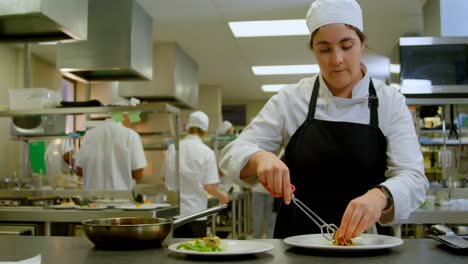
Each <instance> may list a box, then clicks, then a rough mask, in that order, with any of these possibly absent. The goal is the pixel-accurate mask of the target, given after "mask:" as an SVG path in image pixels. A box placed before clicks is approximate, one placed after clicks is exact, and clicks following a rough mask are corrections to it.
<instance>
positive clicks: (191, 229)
mask: <svg viewBox="0 0 468 264" xmlns="http://www.w3.org/2000/svg"><path fill="white" fill-rule="evenodd" d="M208 124H209V118H208V116H207V115H206V114H205V113H203V112H202V111H196V112H193V113H191V114H190V117H189V121H188V124H187V126H188V135H187V136H186V137H185V138H184V139H182V140H181V141H180V145H179V146H180V147H179V153H180V170H179V171H180V189H179V190H180V216H184V215H188V214H192V213H195V212H198V211H202V210H205V209H206V208H207V206H208V197H207V195H206V194H205V191H206V192H207V193H208V194H211V195H213V196H214V197H216V198H217V199H218V200H219V202H220V203H223V204H225V203H228V202H229V198H228V196H227V195H226V194H225V193H223V192H221V191H220V190H219V189H218V183H219V176H218V166H217V163H216V158H215V153H214V151H213V150H211V149H210V148H209V147H208V146H207V145H205V144H204V143H203V141H202V139H203V137H204V136H205V133H206V131H207V130H208ZM162 175H163V178H164V182H165V185H166V187H167V188H168V189H169V190H176V189H178V188H177V186H176V181H175V148H174V145H171V146H169V148H168V150H167V151H166V155H165V160H164V163H163V168H162ZM206 222H207V218H206V217H204V218H201V219H199V220H197V221H192V222H189V223H187V224H184V225H182V226H180V227H178V228H176V229H174V237H203V236H206Z"/></svg>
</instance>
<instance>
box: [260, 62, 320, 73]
mask: <svg viewBox="0 0 468 264" xmlns="http://www.w3.org/2000/svg"><path fill="white" fill-rule="evenodd" d="M252 71H253V73H254V74H255V75H288V74H315V73H319V72H320V67H319V66H318V64H304V65H278V66H253V67H252Z"/></svg>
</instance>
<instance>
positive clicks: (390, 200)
mask: <svg viewBox="0 0 468 264" xmlns="http://www.w3.org/2000/svg"><path fill="white" fill-rule="evenodd" d="M375 187H376V188H379V189H380V190H382V192H383V193H384V194H385V196H386V197H387V206H385V208H384V209H383V210H382V211H386V210H388V209H389V208H390V207H392V206H393V196H392V193H391V192H390V190H389V189H388V188H387V187H386V186H385V185H377V186H375Z"/></svg>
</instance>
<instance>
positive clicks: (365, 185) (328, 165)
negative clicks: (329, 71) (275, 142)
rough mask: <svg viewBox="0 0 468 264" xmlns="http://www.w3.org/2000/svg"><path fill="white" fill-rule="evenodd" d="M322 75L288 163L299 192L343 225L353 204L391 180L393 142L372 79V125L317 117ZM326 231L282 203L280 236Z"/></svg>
mask: <svg viewBox="0 0 468 264" xmlns="http://www.w3.org/2000/svg"><path fill="white" fill-rule="evenodd" d="M319 88H320V82H319V77H317V79H316V81H315V84H314V89H313V91H312V95H311V98H310V102H309V113H308V115H307V119H306V120H305V121H304V123H303V124H302V125H301V126H300V127H299V128H298V129H297V131H296V132H295V133H294V135H293V136H292V137H291V139H290V141H289V144H288V145H287V146H286V150H285V163H286V165H287V166H288V168H289V173H290V176H291V183H292V184H294V185H295V186H296V191H295V192H294V195H295V196H296V198H298V199H300V200H301V201H302V202H303V203H305V204H306V205H307V206H308V207H309V208H310V209H311V210H312V211H314V212H315V213H316V214H318V215H319V216H320V217H321V218H322V219H323V220H325V222H327V223H334V224H335V225H336V226H338V227H339V226H340V223H341V218H342V216H343V213H344V211H345V209H346V206H347V205H348V203H349V202H350V201H351V200H352V199H354V198H357V197H359V196H361V195H363V194H365V193H366V192H367V191H368V190H369V189H372V188H373V187H375V186H376V185H378V184H380V183H382V182H383V181H385V176H384V173H385V171H386V170H387V156H386V149H387V141H386V138H385V136H384V135H383V134H382V131H380V129H379V121H378V113H377V107H378V98H377V95H376V92H375V89H374V84H373V83H372V80H370V84H369V103H368V106H369V108H370V125H366V124H357V123H349V122H333V121H324V120H317V119H315V118H314V116H315V107H316V105H317V96H318V91H319ZM314 233H320V229H319V228H318V227H317V226H316V225H315V224H314V222H312V220H310V219H309V218H308V217H307V216H306V215H305V214H304V213H303V212H302V211H301V210H300V209H299V208H297V206H295V205H294V204H293V203H292V202H291V203H290V204H289V205H286V204H284V203H282V204H281V206H280V209H279V213H278V217H277V220H276V224H275V233H274V237H275V238H285V237H289V236H295V235H302V234H314Z"/></svg>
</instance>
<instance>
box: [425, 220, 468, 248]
mask: <svg viewBox="0 0 468 264" xmlns="http://www.w3.org/2000/svg"><path fill="white" fill-rule="evenodd" d="M431 230H432V231H433V232H434V233H435V234H438V235H429V237H431V238H433V239H434V240H437V241H439V242H441V243H443V244H445V245H447V246H449V247H452V248H457V249H468V240H466V239H468V237H466V238H465V237H464V236H457V235H455V233H454V232H453V231H452V230H451V229H450V228H448V227H446V226H444V225H433V226H432V227H431Z"/></svg>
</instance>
